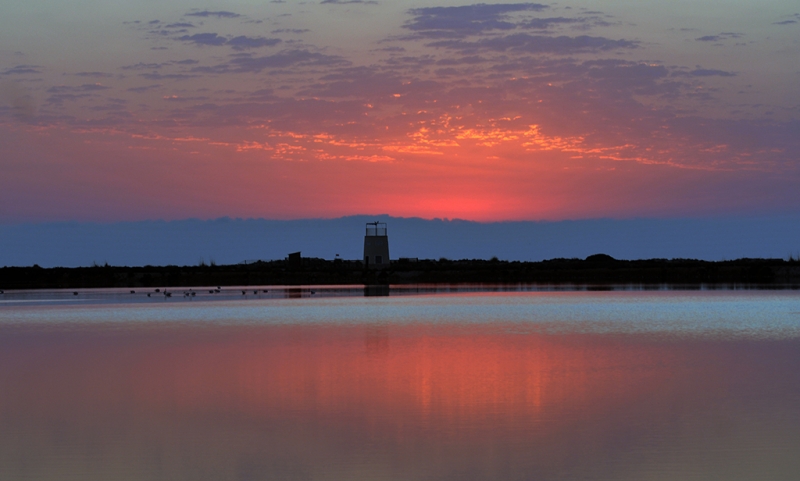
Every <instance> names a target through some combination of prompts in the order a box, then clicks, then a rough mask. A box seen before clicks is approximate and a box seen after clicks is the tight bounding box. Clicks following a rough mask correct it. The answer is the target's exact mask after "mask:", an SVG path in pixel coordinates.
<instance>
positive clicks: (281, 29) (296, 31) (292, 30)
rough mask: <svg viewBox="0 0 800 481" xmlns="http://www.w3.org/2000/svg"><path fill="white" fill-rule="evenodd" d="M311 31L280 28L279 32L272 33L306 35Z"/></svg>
mask: <svg viewBox="0 0 800 481" xmlns="http://www.w3.org/2000/svg"><path fill="white" fill-rule="evenodd" d="M310 31H311V30H309V29H307V28H279V29H277V30H273V31H271V32H270V33H273V34H275V33H306V32H310Z"/></svg>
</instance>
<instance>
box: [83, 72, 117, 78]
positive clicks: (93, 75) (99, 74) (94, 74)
mask: <svg viewBox="0 0 800 481" xmlns="http://www.w3.org/2000/svg"><path fill="white" fill-rule="evenodd" d="M74 75H75V76H76V77H89V78H110V77H113V76H114V75H113V74H110V73H105V72H78V73H76V74H74Z"/></svg>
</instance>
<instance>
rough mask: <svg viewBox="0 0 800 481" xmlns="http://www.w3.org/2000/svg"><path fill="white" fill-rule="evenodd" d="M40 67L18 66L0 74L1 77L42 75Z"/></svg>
mask: <svg viewBox="0 0 800 481" xmlns="http://www.w3.org/2000/svg"><path fill="white" fill-rule="evenodd" d="M41 68H42V67H40V66H39V65H17V66H16V67H11V68H9V69H6V70H4V71H2V72H0V75H28V74H40V73H42V71H41Z"/></svg>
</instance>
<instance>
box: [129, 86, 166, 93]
mask: <svg viewBox="0 0 800 481" xmlns="http://www.w3.org/2000/svg"><path fill="white" fill-rule="evenodd" d="M159 87H161V84H152V85H143V86H141V87H131V88H129V89H128V92H134V93H137V94H141V93H144V92H147V91H149V90H153V89H157V88H159Z"/></svg>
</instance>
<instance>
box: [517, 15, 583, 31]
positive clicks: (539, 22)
mask: <svg viewBox="0 0 800 481" xmlns="http://www.w3.org/2000/svg"><path fill="white" fill-rule="evenodd" d="M586 21H587V19H585V18H567V17H549V18H532V19H530V20H526V21H524V22H522V23H520V24H519V26H520V27H522V28H531V29H538V30H545V29H548V28H551V27H553V26H555V25H561V24H574V23H585V22H586Z"/></svg>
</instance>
